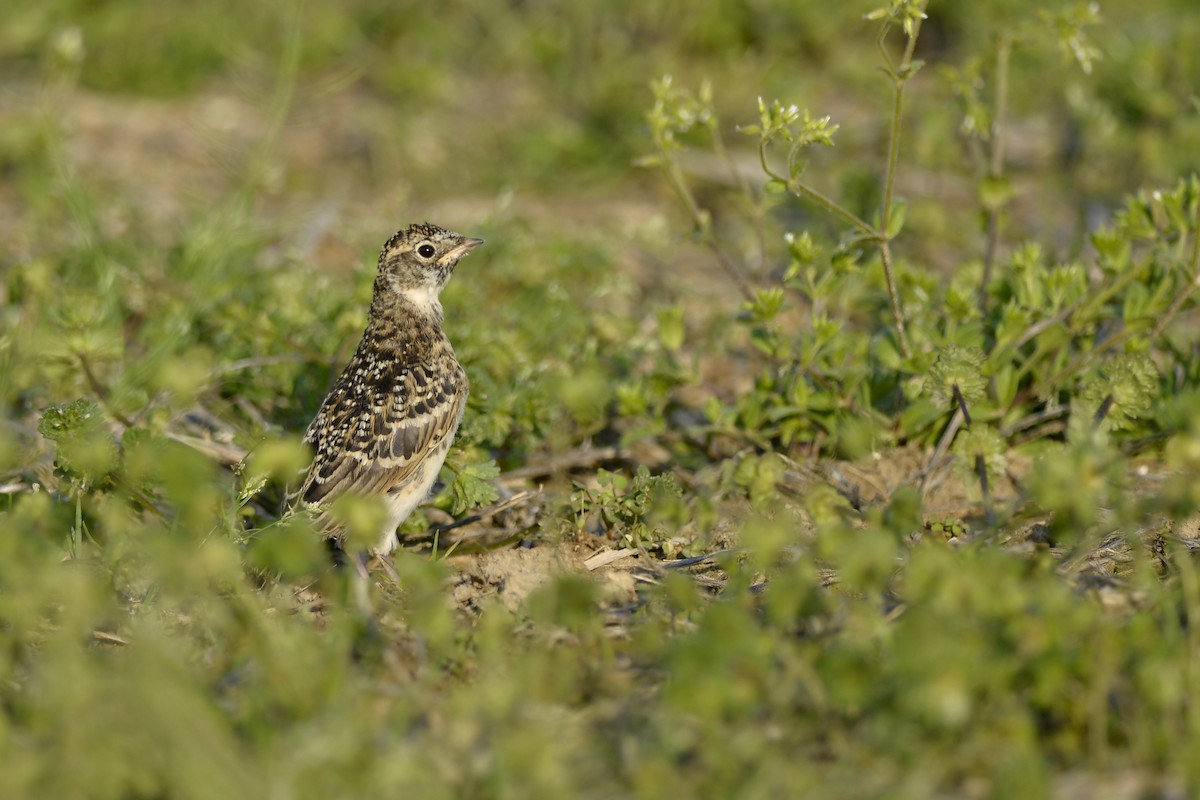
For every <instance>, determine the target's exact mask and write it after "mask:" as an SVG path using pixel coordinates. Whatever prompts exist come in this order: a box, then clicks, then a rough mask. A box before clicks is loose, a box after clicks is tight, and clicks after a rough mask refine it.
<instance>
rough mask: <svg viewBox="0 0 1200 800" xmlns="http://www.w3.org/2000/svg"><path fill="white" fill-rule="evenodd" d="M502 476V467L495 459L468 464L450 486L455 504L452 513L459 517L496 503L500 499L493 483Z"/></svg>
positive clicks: (452, 505)
mask: <svg viewBox="0 0 1200 800" xmlns="http://www.w3.org/2000/svg"><path fill="white" fill-rule="evenodd" d="M499 475H500V467H499V466H498V465H497V464H496V461H495V460H494V459H488V460H487V461H482V462H478V463H475V464H468V465H467V466H465V467H463V468H462V469H461V470H459V472H458V474H457V475H455V476H454V482H453V483H451V484H450V491H451V494H452V496H453V502H452V504H451V506H450V513H451V514H453V515H455V516H458V515H459V514H461V513H463V512H464V511H466V510H467V509H470V508H478V507H480V506H486V505H489V504H491V503H494V502H496V500H497V499H498V498H499V497H500V492H499V491H497V489H496V486H495V484H494V483H493V481H494V480H496V478H497V477H499Z"/></svg>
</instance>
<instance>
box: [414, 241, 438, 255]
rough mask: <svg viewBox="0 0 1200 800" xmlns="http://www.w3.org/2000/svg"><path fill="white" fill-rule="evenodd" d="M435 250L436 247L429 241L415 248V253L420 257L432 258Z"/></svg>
mask: <svg viewBox="0 0 1200 800" xmlns="http://www.w3.org/2000/svg"><path fill="white" fill-rule="evenodd" d="M436 252H437V249H436V248H435V247H434V246H433V245H431V244H429V243H425V244H423V245H421V246H420V247H418V248H417V255H419V256H420V257H421V258H433V254H434V253H436Z"/></svg>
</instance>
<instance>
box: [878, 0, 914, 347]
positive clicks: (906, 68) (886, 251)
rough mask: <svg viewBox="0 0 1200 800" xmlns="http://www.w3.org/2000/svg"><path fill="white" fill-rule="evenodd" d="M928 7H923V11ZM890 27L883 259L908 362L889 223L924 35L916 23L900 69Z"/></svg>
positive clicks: (885, 29) (882, 49)
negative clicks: (909, 91)
mask: <svg viewBox="0 0 1200 800" xmlns="http://www.w3.org/2000/svg"><path fill="white" fill-rule="evenodd" d="M923 9H924V4H922V10H923ZM889 29H890V26H887V25H885V26H884V27H883V30H881V31H880V33H879V39H878V42H877V44H878V47H879V52H880V54H881V55H882V57H883V60H884V63H885V64H887V67H888V69H887V72H888V76H889V77H890V78H891V79H892V119H891V125H890V130H889V133H888V160H887V172H886V174H885V177H884V184H883V208H882V213H881V214H880V219H879V231H878V232H877V233H878V236H879V257H880V260H881V261H882V262H883V276H884V280H885V281H886V283H887V292H888V302H889V303H890V304H891V306H892V317H893V319H894V320H895V323H896V338H897V340H898V341H899V344H900V352H901V353H902V354H903V355H904V357H905V358H911V357H912V347H911V346H910V345H909V343H908V331H907V329H906V325H905V322H904V310H903V308H902V307H901V306H900V293H899V291H898V290H897V288H896V269H895V264H894V262H893V259H892V252H891V246H890V244H889V242H888V223H889V220H890V219H891V214H892V202H893V198H894V196H895V190H896V166H897V164H898V162H899V156H900V121H901V119H902V117H903V111H904V87H905V85H906V84H907V83H908V79H909V78H910V77H912V74H913V73H912V57H913V52H914V50H915V49H916V46H917V37H918V36H919V35H920V33H921V21H920V20H919V19H918V20H916V21H914V23H913V26H912V33H911V34H910V35H909V37H908V42H907V43H906V44H905V47H904V56H903V57H902V58H901V59H900V64H899V65H896V64H894V63H893V62H892V59H891V58H890V57H889V56H888V54H887V48H886V47H885V40H886V38H887V34H888V31H889Z"/></svg>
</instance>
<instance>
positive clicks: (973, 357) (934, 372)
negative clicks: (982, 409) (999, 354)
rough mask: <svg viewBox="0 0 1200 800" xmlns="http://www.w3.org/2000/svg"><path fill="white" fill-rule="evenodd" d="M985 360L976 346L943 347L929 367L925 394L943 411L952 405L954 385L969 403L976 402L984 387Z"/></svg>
mask: <svg viewBox="0 0 1200 800" xmlns="http://www.w3.org/2000/svg"><path fill="white" fill-rule="evenodd" d="M984 359H985V356H984V354H983V350H981V349H979V348H978V347H961V346H959V345H956V344H952V345H948V346H946V347H944V348H942V349H941V350H940V351H939V352H938V357H937V360H936V361H934V363H933V366H932V367H930V368H929V375H928V377H927V378H926V381H925V391H926V392H927V393H928V394H929V395H930V397H932V398H933V401H934V403H936V404H938V405H939V406H941V407H942V408H946V407H948V406H950V405H951V404H952V403H953V402H954V387H955V386H957V387H958V391H959V393H960V394H961V395H962V397H963V400H965V401H966V402H967V403H968V404H971V403H975V402H978V401H979V400H981V399H982V398H983V390H984V389H985V388H986V387H987V378H986V377H984V374H983V362H984Z"/></svg>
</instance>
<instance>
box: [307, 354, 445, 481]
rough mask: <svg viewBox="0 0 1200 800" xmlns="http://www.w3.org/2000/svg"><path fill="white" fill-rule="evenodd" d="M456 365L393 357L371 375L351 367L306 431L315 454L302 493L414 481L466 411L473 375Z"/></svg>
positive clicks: (353, 365)
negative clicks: (402, 360) (469, 378)
mask: <svg viewBox="0 0 1200 800" xmlns="http://www.w3.org/2000/svg"><path fill="white" fill-rule="evenodd" d="M438 366H441V365H438ZM449 367H450V368H449V369H446V368H444V367H443V368H441V369H439V368H436V367H435V365H433V364H428V363H418V364H392V365H390V366H388V367H386V368H384V369H382V370H380V371H379V372H376V373H375V374H374V375H372V379H371V380H369V381H365V380H362V379H356V378H355V374H356V372H357V371H358V370H357V369H356V365H355V364H353V363H352V364H351V365H350V366H348V367H347V368H346V371H345V372H344V373H343V374H342V377H341V378H340V379H339V380H338V382H337V385H336V386H334V388H333V391H331V392H330V393H329V396H328V397H326V398H325V402H324V403H323V404H322V406H321V410H320V411H318V412H317V416H316V418H315V419H313V421H312V424H310V425H309V426H308V431H307V432H306V433H305V435H304V440H305V441H306V442H308V443H310V444H311V445H312V448H313V461H312V464H311V465H310V466H309V468H308V474H307V476H306V477H305V479H304V482H303V484H302V485H301V486H300V488H299V489H298V490H297V491H296V492H295V494H294V495H293V498H294V500H299V501H302V502H305V503H328V502H331V501H333V500H335V499H337V498H338V497H340V496H341V495H343V494H345V493H346V492H351V493H353V494H357V495H362V496H366V497H380V496H383V495H385V494H387V493H388V492H389V491H391V490H393V489H395V488H397V487H400V486H403V485H404V484H405V483H406V482H407V481H409V480H410V479H411V478H412V477H413V475H414V474H415V473H416V472H417V471H418V469H419V467H420V464H421V462H422V461H424V459H425V458H426V456H428V455H429V453H431V452H433V451H435V450H437V449H438V448H439V447H441V446H442V444H443V443H444V442H445V441H446V440H447V439H448V438H450V437H453V436H454V432H455V430H456V429H457V427H458V422H459V420H460V419H461V418H462V412H463V407H464V406H465V405H466V399H467V376H466V374H465V373H464V372H463V371H462V368H461V367H459V366H458V364H457V363H454V362H451V363H450V364H449ZM360 374H361V373H360Z"/></svg>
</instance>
